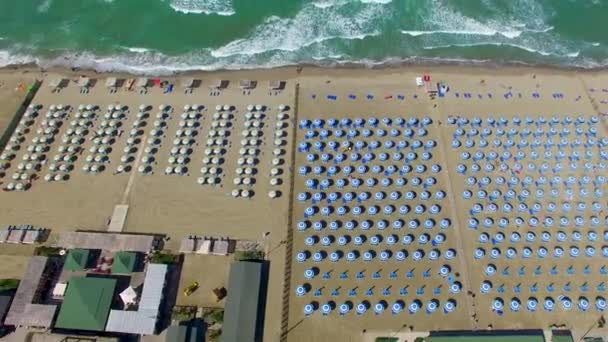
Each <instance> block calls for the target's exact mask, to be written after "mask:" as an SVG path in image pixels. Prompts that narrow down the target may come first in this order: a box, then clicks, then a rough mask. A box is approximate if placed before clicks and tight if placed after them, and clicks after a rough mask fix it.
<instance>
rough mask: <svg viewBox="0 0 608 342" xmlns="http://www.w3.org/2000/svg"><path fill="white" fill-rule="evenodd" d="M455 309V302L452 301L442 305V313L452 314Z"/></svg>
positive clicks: (449, 300)
mask: <svg viewBox="0 0 608 342" xmlns="http://www.w3.org/2000/svg"><path fill="white" fill-rule="evenodd" d="M455 309H456V301H455V300H454V299H448V300H447V301H446V302H445V304H443V313H445V314H448V313H451V312H453V311H454V310H455Z"/></svg>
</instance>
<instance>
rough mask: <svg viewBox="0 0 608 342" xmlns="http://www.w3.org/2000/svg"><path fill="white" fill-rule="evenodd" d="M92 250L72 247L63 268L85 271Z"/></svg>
mask: <svg viewBox="0 0 608 342" xmlns="http://www.w3.org/2000/svg"><path fill="white" fill-rule="evenodd" d="M89 256H90V251H89V250H88V249H80V248H77V249H70V251H69V252H68V255H67V256H66V258H65V264H64V266H63V269H65V270H67V271H83V270H85V269H86V268H87V265H88V263H89Z"/></svg>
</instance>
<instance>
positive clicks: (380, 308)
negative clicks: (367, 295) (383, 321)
mask: <svg viewBox="0 0 608 342" xmlns="http://www.w3.org/2000/svg"><path fill="white" fill-rule="evenodd" d="M387 306H388V304H386V302H385V301H379V302H378V303H376V305H374V312H375V313H376V315H380V314H383V313H384V310H386V307H387Z"/></svg>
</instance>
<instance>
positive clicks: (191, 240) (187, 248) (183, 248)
mask: <svg viewBox="0 0 608 342" xmlns="http://www.w3.org/2000/svg"><path fill="white" fill-rule="evenodd" d="M196 240H197V238H196V237H195V236H188V237H185V238H183V239H182V242H181V244H180V247H179V251H180V253H192V252H194V250H195V249H196V245H197V243H196Z"/></svg>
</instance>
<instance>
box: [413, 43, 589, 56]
mask: <svg viewBox="0 0 608 342" xmlns="http://www.w3.org/2000/svg"><path fill="white" fill-rule="evenodd" d="M488 45H490V46H509V47H514V48H517V49H520V50H524V51H527V52H530V53H535V54H539V55H541V56H558V57H559V56H566V57H569V58H576V57H578V56H579V55H580V51H573V52H566V53H559V52H549V51H544V50H540V49H536V48H533V47H530V46H525V45H520V44H514V43H507V42H504V43H503V42H479V43H463V44H446V45H433V46H425V47H423V49H425V50H436V49H447V48H453V47H461V48H467V47H479V46H488Z"/></svg>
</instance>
